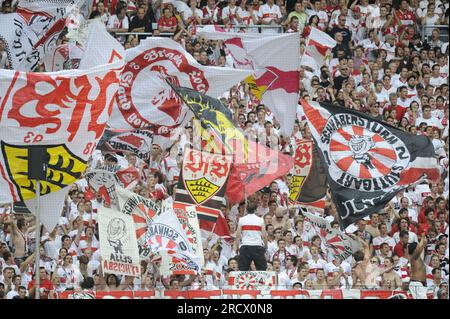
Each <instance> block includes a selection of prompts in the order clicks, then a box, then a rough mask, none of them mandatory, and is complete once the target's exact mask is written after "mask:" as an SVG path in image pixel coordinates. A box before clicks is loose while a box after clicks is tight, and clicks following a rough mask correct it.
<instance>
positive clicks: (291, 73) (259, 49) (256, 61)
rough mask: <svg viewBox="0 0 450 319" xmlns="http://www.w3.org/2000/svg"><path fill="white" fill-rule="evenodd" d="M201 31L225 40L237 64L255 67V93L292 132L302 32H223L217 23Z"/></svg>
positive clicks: (252, 80)
mask: <svg viewBox="0 0 450 319" xmlns="http://www.w3.org/2000/svg"><path fill="white" fill-rule="evenodd" d="M197 33H198V35H199V36H204V37H205V38H207V39H211V40H224V44H225V46H226V49H227V50H229V51H230V55H231V56H232V57H233V61H234V65H235V67H236V68H239V69H244V70H253V71H254V72H253V75H252V76H251V77H249V78H247V79H246V82H247V83H248V85H249V86H250V90H251V92H252V93H253V95H254V96H255V97H256V98H257V99H258V100H259V101H261V103H263V104H264V105H265V106H267V107H268V108H269V109H270V110H271V111H272V112H273V114H274V115H275V117H276V118H277V120H278V122H279V123H280V132H281V133H282V134H284V135H286V136H290V135H291V133H292V130H293V128H294V122H295V119H296V113H297V108H298V98H299V95H298V93H299V83H300V73H299V70H300V59H299V54H300V36H299V34H298V33H289V34H282V35H275V36H274V35H271V36H264V35H258V34H252V33H231V32H223V31H222V30H221V29H218V28H217V27H211V26H210V27H205V28H199V29H198V32H197Z"/></svg>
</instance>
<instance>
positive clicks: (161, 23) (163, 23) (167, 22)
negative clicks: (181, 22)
mask: <svg viewBox="0 0 450 319" xmlns="http://www.w3.org/2000/svg"><path fill="white" fill-rule="evenodd" d="M177 24H178V21H177V18H175V17H170V18H168V19H167V18H166V17H161V18H159V20H158V28H159V27H164V28H173V27H176V26H177Z"/></svg>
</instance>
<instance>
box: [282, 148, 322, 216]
mask: <svg viewBox="0 0 450 319" xmlns="http://www.w3.org/2000/svg"><path fill="white" fill-rule="evenodd" d="M326 192H327V187H326V172H325V169H324V167H323V165H322V163H321V161H320V156H319V151H318V150H317V147H316V146H315V145H314V141H312V140H297V142H296V145H295V154H294V170H293V174H292V180H291V183H290V185H289V194H290V195H289V202H290V204H291V205H298V204H301V205H306V206H311V207H316V208H322V209H323V208H324V205H325V201H324V199H323V198H324V197H325V196H326Z"/></svg>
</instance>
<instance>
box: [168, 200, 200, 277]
mask: <svg viewBox="0 0 450 319" xmlns="http://www.w3.org/2000/svg"><path fill="white" fill-rule="evenodd" d="M166 206H168V207H167V208H166ZM164 209H169V210H172V209H173V211H174V212H175V215H176V216H177V218H178V221H179V222H180V225H181V228H182V229H183V231H184V233H185V234H186V237H187V239H188V241H189V244H190V245H191V247H192V250H193V253H194V254H195V255H196V256H197V257H198V263H199V265H200V267H203V265H204V256H203V243H202V233H201V232H200V226H199V223H198V217H197V211H196V210H195V208H194V207H193V206H186V207H185V206H183V207H180V206H177V205H176V204H175V203H174V201H173V200H172V198H171V197H169V198H167V199H166V200H165V201H164V206H163V210H164ZM161 258H162V262H161V268H160V271H161V274H164V275H178V274H181V275H188V274H189V275H193V274H195V270H194V269H192V267H190V266H189V265H187V264H186V263H184V262H179V261H178V260H177V258H176V257H175V258H172V257H171V256H170V255H167V254H161Z"/></svg>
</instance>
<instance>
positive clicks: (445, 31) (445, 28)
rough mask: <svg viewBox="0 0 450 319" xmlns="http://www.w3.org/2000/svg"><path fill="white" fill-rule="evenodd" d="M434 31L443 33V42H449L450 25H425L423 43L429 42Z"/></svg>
mask: <svg viewBox="0 0 450 319" xmlns="http://www.w3.org/2000/svg"><path fill="white" fill-rule="evenodd" d="M433 29H439V31H440V33H441V37H440V38H441V41H444V42H448V40H449V34H448V25H424V26H423V27H422V41H425V40H429V38H430V36H431V32H432V31H433Z"/></svg>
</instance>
